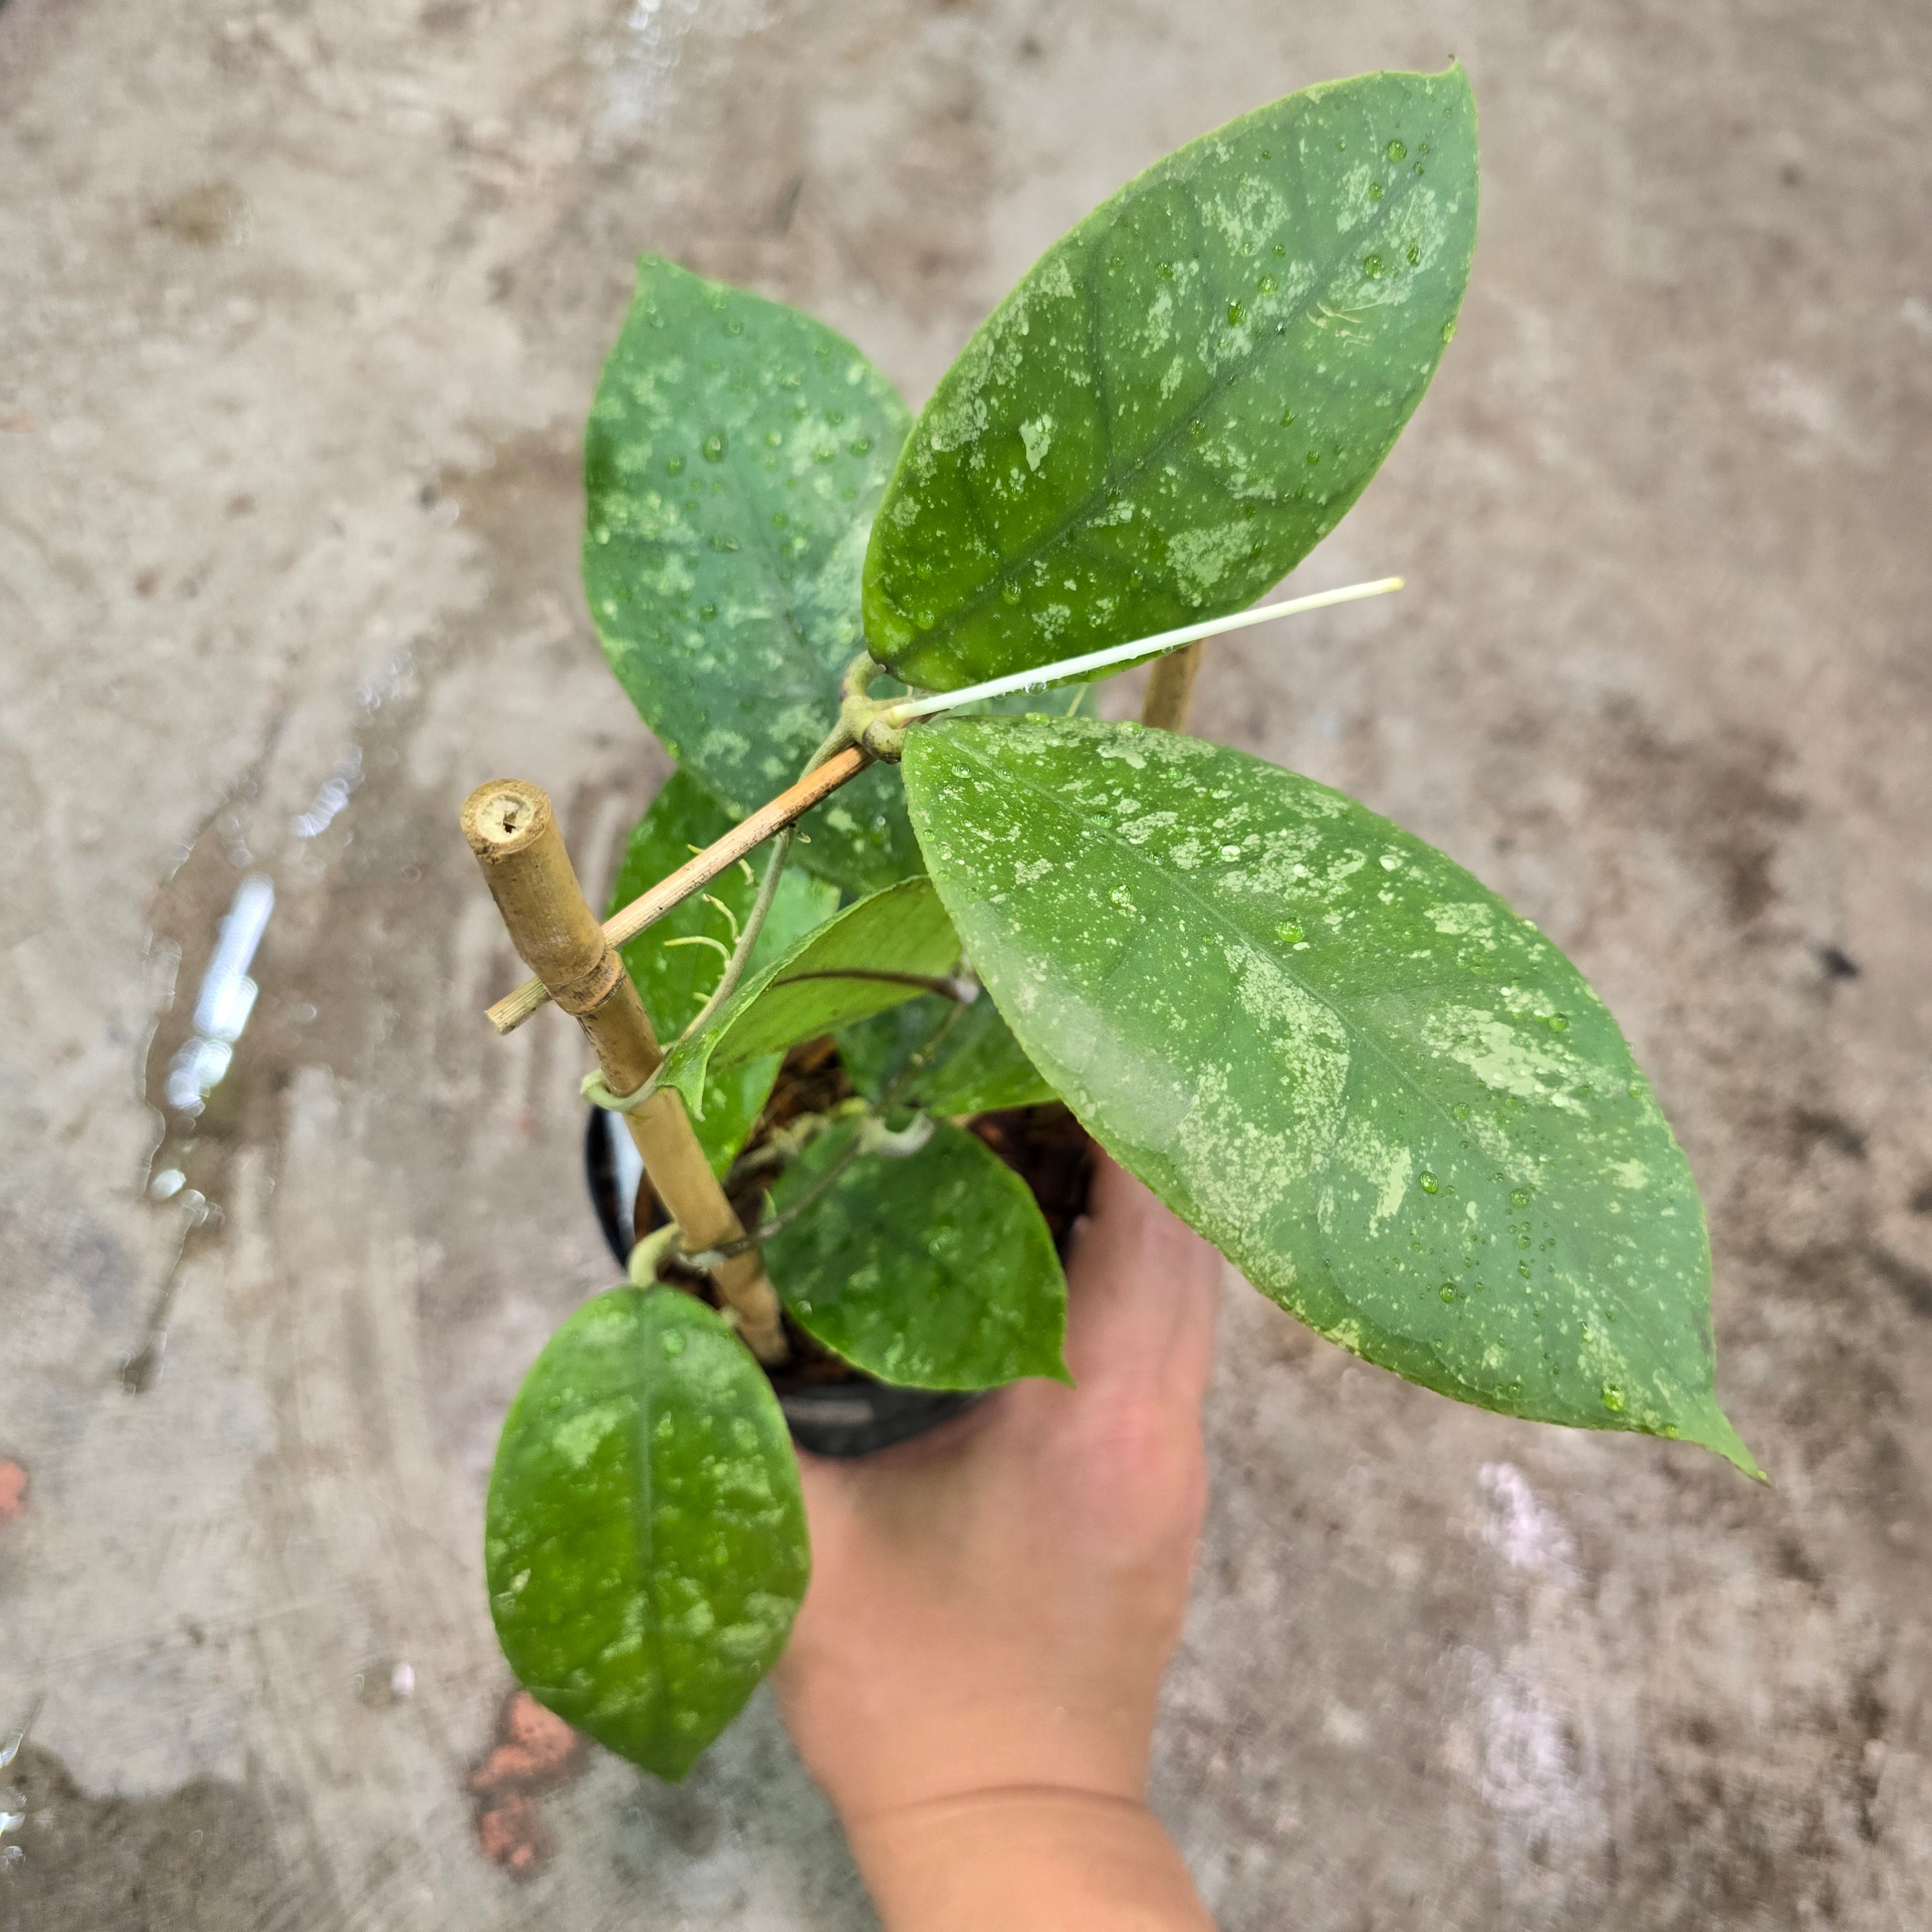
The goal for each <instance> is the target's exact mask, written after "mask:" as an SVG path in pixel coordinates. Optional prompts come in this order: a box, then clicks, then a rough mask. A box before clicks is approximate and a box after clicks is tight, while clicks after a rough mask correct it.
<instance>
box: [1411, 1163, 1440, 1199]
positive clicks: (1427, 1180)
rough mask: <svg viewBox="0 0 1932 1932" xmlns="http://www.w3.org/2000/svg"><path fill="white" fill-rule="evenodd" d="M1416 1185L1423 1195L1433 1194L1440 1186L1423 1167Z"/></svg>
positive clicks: (1433, 1176)
mask: <svg viewBox="0 0 1932 1932" xmlns="http://www.w3.org/2000/svg"><path fill="white" fill-rule="evenodd" d="M1417 1185H1418V1186H1419V1187H1421V1190H1422V1191H1423V1193H1425V1194H1433V1193H1436V1190H1438V1189H1439V1188H1440V1187H1442V1182H1441V1181H1438V1180H1437V1179H1436V1177H1435V1175H1433V1174H1431V1173H1430V1171H1429V1170H1428V1169H1427V1168H1426V1167H1425V1168H1424V1169H1423V1170H1422V1173H1421V1176H1420V1178H1418V1182H1417Z"/></svg>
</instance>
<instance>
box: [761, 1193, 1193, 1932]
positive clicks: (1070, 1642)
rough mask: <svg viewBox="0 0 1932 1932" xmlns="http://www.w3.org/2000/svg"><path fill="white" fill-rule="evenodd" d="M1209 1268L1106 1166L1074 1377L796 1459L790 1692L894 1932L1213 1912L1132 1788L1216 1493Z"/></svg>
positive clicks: (1143, 1776)
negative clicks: (806, 1529) (806, 1560)
mask: <svg viewBox="0 0 1932 1932" xmlns="http://www.w3.org/2000/svg"><path fill="white" fill-rule="evenodd" d="M1220 1273H1221V1265H1220V1259H1219V1257H1218V1256H1217V1255H1216V1254H1215V1253H1214V1250H1213V1249H1211V1247H1208V1244H1207V1243H1205V1241H1202V1240H1201V1239H1200V1238H1199V1237H1198V1236H1197V1235H1194V1234H1193V1233H1192V1232H1190V1231H1189V1230H1188V1229H1187V1228H1186V1227H1185V1226H1183V1225H1182V1224H1181V1222H1179V1221H1178V1220H1176V1219H1175V1217H1173V1216H1172V1214H1169V1213H1168V1211H1166V1209H1165V1208H1162V1207H1161V1206H1160V1204H1159V1203H1158V1202H1156V1201H1155V1199H1154V1197H1153V1196H1151V1194H1149V1193H1148V1192H1147V1190H1145V1188H1143V1187H1141V1186H1140V1184H1139V1183H1138V1182H1136V1181H1134V1180H1133V1179H1132V1178H1130V1177H1129V1176H1128V1175H1127V1174H1125V1173H1124V1172H1123V1171H1122V1170H1121V1169H1119V1168H1118V1167H1117V1166H1115V1164H1114V1163H1112V1161H1110V1160H1107V1159H1106V1157H1104V1156H1103V1157H1100V1164H1099V1169H1098V1172H1097V1173H1096V1175H1095V1176H1094V1208H1093V1213H1092V1215H1091V1219H1090V1220H1088V1223H1087V1224H1086V1225H1085V1227H1084V1228H1083V1229H1082V1231H1081V1232H1080V1235H1079V1238H1078V1239H1077V1241H1076V1246H1075V1250H1074V1253H1073V1262H1072V1265H1071V1267H1070V1269H1069V1271H1068V1286H1069V1291H1070V1294H1069V1309H1068V1325H1067V1365H1068V1367H1070V1369H1071V1370H1073V1375H1074V1377H1075V1380H1076V1384H1077V1386H1076V1388H1071V1389H1070V1388H1062V1387H1061V1386H1059V1385H1057V1384H1054V1383H1051V1382H1021V1383H1019V1384H1016V1385H1014V1386H1013V1387H1012V1388H1007V1389H1003V1390H1001V1391H998V1393H997V1394H994V1395H992V1396H991V1397H989V1398H988V1399H987V1400H986V1401H984V1402H983V1403H980V1404H978V1405H977V1406H975V1407H974V1409H971V1411H969V1412H968V1413H967V1414H966V1415H964V1416H962V1417H961V1418H959V1420H958V1421H956V1422H953V1423H952V1424H948V1425H947V1427H945V1428H944V1429H942V1430H938V1431H936V1432H935V1433H934V1434H932V1436H926V1437H922V1438H921V1439H919V1440H917V1441H916V1442H910V1443H907V1444H906V1445H903V1446H902V1447H901V1448H897V1449H894V1450H892V1451H888V1452H886V1454H883V1455H880V1456H877V1457H868V1458H866V1459H865V1460H862V1461H853V1462H834V1461H829V1460H823V1459H820V1458H817V1457H809V1456H807V1457H802V1458H801V1459H800V1460H801V1462H802V1466H803V1472H804V1481H805V1504H806V1508H807V1511H808V1514H809V1517H810V1519H811V1541H812V1554H813V1568H812V1580H811V1588H810V1590H809V1592H808V1594H807V1595H806V1598H805V1604H804V1607H803V1609H802V1610H801V1612H800V1613H799V1618H798V1621H797V1622H796V1625H794V1627H793V1633H792V1638H791V1643H790V1647H789V1648H788V1649H787V1652H786V1653H785V1655H784V1659H783V1661H781V1664H780V1665H779V1667H778V1674H777V1685H778V1695H779V1697H780V1700H781V1706H782V1709H783V1710H784V1718H785V1722H786V1724H787V1726H788V1727H790V1731H791V1733H792V1736H793V1739H795V1740H796V1743H797V1745H798V1747H799V1751H800V1753H801V1754H802V1756H803V1757H804V1759H805V1763H806V1764H807V1766H808V1767H809V1768H810V1769H811V1772H812V1774H813V1775H814V1777H815V1778H817V1780H818V1781H819V1783H820V1785H822V1786H823V1788H824V1790H826V1793H827V1794H828V1796H829V1797H830V1798H831V1799H832V1803H833V1804H834V1805H835V1807H836V1808H837V1809H838V1812H839V1814H840V1817H841V1820H843V1822H844V1826H845V1828H846V1831H847V1835H848V1837H849V1838H850V1841H851V1843H852V1845H853V1851H854V1853H855V1855H856V1856H857V1857H858V1858H859V1864H860V1865H861V1867H862V1868H863V1869H864V1870H865V1873H866V1876H867V1879H868V1882H869V1883H870V1884H871V1886H872V1888H873V1891H874V1897H875V1898H877V1900H878V1901H879V1904H880V1910H881V1912H882V1913H883V1915H885V1917H886V1923H887V1924H888V1925H889V1926H893V1927H900V1926H904V1927H915V1926H916V1927H920V1928H922V1932H923V1928H925V1927H938V1926H942V1925H950V1924H954V1923H958V1924H962V1925H963V1924H968V1923H974V1922H976V1921H977V1924H979V1925H980V1926H982V1927H983V1925H984V1924H985V1923H986V1922H987V1921H986V1915H987V1914H988V1913H989V1912H992V1911H995V1910H998V1911H999V1912H1001V1913H1002V1914H1003V1915H1005V1917H1006V1918H1007V1927H1008V1932H1021V1928H1022V1927H1025V1926H1026V1925H1028V1924H1029V1923H1031V1922H1034V1921H1032V1920H1031V1919H1030V1918H1028V1916H1027V1915H1026V1914H1027V1912H1028V1909H1032V1908H1035V1907H1037V1908H1039V1909H1040V1910H1042V1911H1050V1912H1054V1913H1055V1914H1056V1915H1053V1916H1050V1917H1042V1918H1039V1920H1038V1922H1040V1923H1041V1924H1052V1925H1053V1926H1055V1927H1057V1928H1058V1927H1074V1926H1076V1925H1084V1924H1086V1923H1088V1916H1089V1912H1088V1909H1089V1908H1091V1922H1092V1923H1093V1924H1095V1925H1096V1926H1098V1925H1101V1924H1106V1925H1108V1926H1110V1927H1126V1926H1128V1925H1133V1924H1145V1925H1147V1926H1149V1927H1154V1926H1160V1927H1166V1926H1169V1925H1172V1926H1177V1927H1178V1926H1183V1925H1185V1926H1190V1927H1196V1926H1205V1925H1206V1924H1208V1920H1207V1918H1206V1915H1205V1912H1202V1909H1201V1906H1200V1905H1199V1901H1198V1900H1196V1898H1195V1897H1194V1894H1193V1890H1192V1888H1191V1886H1190V1885H1189V1883H1188V1881H1187V1876H1186V1873H1185V1871H1184V1869H1183V1868H1182V1867H1181V1865H1180V1861H1179V1858H1178V1855H1177V1854H1175V1852H1174V1851H1173V1848H1172V1846H1171V1845H1169V1843H1168V1841H1166V1838H1165V1836H1164V1835H1163V1834H1162V1833H1161V1832H1160V1829H1159V1827H1158V1826H1156V1825H1155V1824H1154V1820H1153V1819H1152V1817H1151V1815H1150V1814H1148V1813H1147V1811H1146V1810H1145V1806H1144V1804H1143V1802H1142V1799H1143V1795H1144V1792H1145V1784H1146V1780H1147V1762H1148V1739H1149V1736H1150V1733H1151V1730H1152V1728H1153V1724H1154V1707H1155V1703H1156V1700H1157V1696H1158V1694H1159V1690H1160V1679H1161V1676H1162V1673H1163V1670H1164V1669H1165V1667H1166V1664H1167V1660H1168V1658H1169V1654H1170V1653H1171V1652H1172V1650H1173V1648H1174V1646H1175V1641H1176V1640H1177V1639H1178V1637H1179V1635H1180V1632H1181V1619H1182V1616H1183V1614H1184V1611H1185V1610H1186V1607H1187V1586H1188V1579H1189V1575H1190V1571H1191V1570H1192V1568H1193V1560H1194V1553H1195V1549H1196V1544H1197V1543H1198V1541H1199V1535H1200V1528H1201V1518H1202V1509H1203V1507H1204V1505H1205V1499H1206V1473H1205V1460H1204V1457H1203V1453H1202V1442H1201V1403H1202V1396H1203V1394H1204V1393H1205V1390H1206V1387H1207V1383H1208V1373H1209V1370H1210V1367H1211V1361H1212V1356H1213V1349H1214V1319H1215V1313H1216V1309H1217V1305H1218V1302H1219V1298H1220ZM989 1860H990V1861H991V1862H990V1863H989ZM1075 1874H1084V1876H1075ZM1068 1885H1072V1887H1073V1889H1072V1890H1071V1891H1067V1886H1068ZM989 1886H990V1887H992V1889H989ZM1095 1886H1098V1887H1099V1888H1100V1889H1098V1890H1096V1889H1095ZM1055 1900H1058V1903H1054V1902H1053V1901H1055ZM1016 1912H1018V1914H1019V1915H1017V1916H1016V1915H1015V1914H1016ZM1163 1914H1165V1915H1163Z"/></svg>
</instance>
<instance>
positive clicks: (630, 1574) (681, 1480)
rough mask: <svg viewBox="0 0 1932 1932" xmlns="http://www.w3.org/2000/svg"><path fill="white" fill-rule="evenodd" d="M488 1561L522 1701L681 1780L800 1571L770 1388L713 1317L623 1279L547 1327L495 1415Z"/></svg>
mask: <svg viewBox="0 0 1932 1932" xmlns="http://www.w3.org/2000/svg"><path fill="white" fill-rule="evenodd" d="M484 1568H485V1570H486V1571H487V1576H488V1579H489V1586H490V1614H491V1615H492V1616H493V1617H494V1618H495V1619H496V1635H497V1638H498V1640H499V1642H500V1643H502V1646H503V1654H504V1655H505V1657H507V1658H508V1659H509V1662H510V1668H511V1670H514V1672H515V1673H516V1674H517V1679H518V1680H519V1681H520V1682H521V1683H522V1684H523V1685H524V1687H525V1688H526V1689H527V1690H528V1691H529V1693H530V1694H531V1696H532V1697H535V1699H536V1700H538V1703H541V1704H544V1705H547V1706H548V1707H549V1708H550V1709H551V1710H553V1711H554V1712H556V1714H557V1715H558V1716H559V1718H562V1719H563V1720H564V1721H565V1722H566V1723H567V1724H574V1725H575V1726H576V1727H577V1729H578V1730H580V1731H586V1732H588V1733H589V1735H590V1736H592V1737H593V1738H595V1739H597V1740H598V1742H599V1743H600V1744H604V1745H608V1746H609V1747H610V1749H611V1750H613V1751H616V1752H618V1753H619V1754H621V1755H622V1756H623V1757H627V1758H629V1759H631V1760H632V1761H633V1762H634V1763H637V1764H640V1765H643V1766H644V1767H645V1768H646V1769H647V1770H649V1771H654V1772H656V1773H657V1775H658V1776H659V1777H660V1778H682V1776H683V1775H684V1774H685V1772H687V1771H688V1770H689V1769H691V1761H692V1760H694V1758H695V1757H697V1754H698V1753H699V1752H700V1751H703V1748H705V1746H706V1745H708V1744H709V1743H710V1742H711V1741H712V1739H713V1738H715V1736H717V1735H718V1733H719V1732H720V1731H721V1730H723V1729H724V1727H725V1726H726V1725H727V1724H729V1723H730V1721H731V1719H732V1718H733V1717H734V1716H735V1715H736V1713H737V1712H738V1710H739V1707H740V1706H742V1704H743V1703H744V1702H745V1699H746V1698H747V1697H749V1696H750V1695H751V1691H752V1690H753V1688H754V1686H755V1685H757V1682H758V1680H759V1679H760V1678H761V1677H762V1676H764V1674H765V1673H766V1671H767V1670H769V1669H770V1668H771V1667H772V1663H773V1662H774V1661H775V1659H776V1658H777V1657H778V1653H779V1652H781V1650H782V1649H784V1644H785V1639H786V1637H787V1634H789V1633H790V1629H791V1621H792V1618H793V1616H794V1615H795V1614H796V1612H797V1610H798V1607H799V1603H800V1601H802V1599H803V1598H804V1595H805V1580H806V1578H807V1577H808V1575H809V1574H810V1572H811V1552H810V1549H809V1547H808V1544H807V1543H806V1541H805V1509H804V1505H803V1502H802V1499H801V1498H800V1496H799V1486H798V1466H797V1463H796V1461H795V1460H793V1455H792V1450H791V1442H790V1438H789V1436H787V1433H786V1430H785V1424H784V1417H783V1415H781V1413H780V1412H779V1409H778V1399H777V1398H776V1397H775V1396H774V1395H773V1394H772V1389H771V1385H770V1383H769V1382H767V1381H766V1379H765V1376H764V1372H763V1370H761V1369H760V1367H758V1365H757V1363H756V1362H755V1361H753V1360H752V1359H751V1355H750V1353H749V1352H748V1351H747V1350H746V1349H745V1346H744V1344H743V1343H742V1342H740V1341H739V1340H738V1339H737V1337H736V1336H735V1335H733V1334H732V1332H731V1331H730V1329H729V1328H727V1326H726V1325H725V1324H724V1322H723V1321H722V1320H721V1319H720V1317H719V1316H718V1315H716V1314H715V1313H714V1312H713V1311H712V1310H710V1309H709V1308H707V1307H706V1306H705V1305H704V1304H703V1303H702V1302H700V1301H697V1300H696V1299H695V1298H693V1297H692V1296H690V1295H681V1294H679V1293H678V1292H676V1290H674V1289H664V1288H660V1289H649V1290H646V1291H643V1292H640V1291H638V1290H637V1289H619V1290H618V1291H617V1292H616V1293H615V1294H613V1295H604V1296H601V1297H600V1298H598V1300H597V1301H592V1302H590V1303H588V1304H586V1306H584V1307H582V1308H580V1309H579V1310H577V1313H575V1314H574V1315H573V1316H571V1318H570V1319H569V1320H568V1322H565V1324H564V1325H563V1326H562V1328H559V1330H558V1331H556V1334H554V1335H553V1336H552V1337H550V1341H549V1343H548V1345H547V1346H546V1347H545V1348H544V1352H543V1353H542V1354H541V1355H539V1356H538V1358H537V1361H536V1365H535V1367H533V1368H532V1370H530V1372H529V1375H528V1376H526V1377H525V1379H524V1381H523V1388H521V1389H520V1391H518V1393H517V1399H516V1401H515V1402H514V1403H513V1404H512V1405H511V1409H510V1413H509V1416H508V1419H507V1420H506V1421H505V1423H504V1424H503V1434H502V1440H501V1441H500V1442H499V1443H498V1445H497V1447H496V1469H495V1471H494V1472H493V1474H492V1475H491V1477H490V1500H489V1508H488V1516H487V1523H486V1525H485V1529H484Z"/></svg>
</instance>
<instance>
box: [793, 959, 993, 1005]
mask: <svg viewBox="0 0 1932 1932" xmlns="http://www.w3.org/2000/svg"><path fill="white" fill-rule="evenodd" d="M803 980H883V981H884V982H885V983H886V984H887V985H888V986H916V987H917V988H918V989H919V991H920V992H922V993H937V994H938V995H939V997H940V998H941V999H942V1000H957V1001H959V1003H960V1004H961V1005H962V1006H967V1007H970V1006H971V1004H973V1002H974V1001H975V1000H976V999H977V998H979V997H980V989H979V987H978V986H977V985H976V984H974V982H973V981H972V980H948V979H944V978H940V977H935V975H933V974H929V973H889V972H887V971H886V970H885V969H884V968H883V967H879V968H874V967H870V966H827V967H824V968H820V969H819V970H817V971H814V972H810V973H787V974H786V975H785V976H784V978H783V979H782V980H773V981H772V985H773V986H797V985H799V983H800V982H801V981H803Z"/></svg>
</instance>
